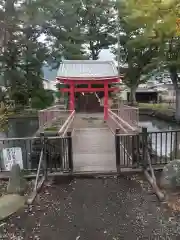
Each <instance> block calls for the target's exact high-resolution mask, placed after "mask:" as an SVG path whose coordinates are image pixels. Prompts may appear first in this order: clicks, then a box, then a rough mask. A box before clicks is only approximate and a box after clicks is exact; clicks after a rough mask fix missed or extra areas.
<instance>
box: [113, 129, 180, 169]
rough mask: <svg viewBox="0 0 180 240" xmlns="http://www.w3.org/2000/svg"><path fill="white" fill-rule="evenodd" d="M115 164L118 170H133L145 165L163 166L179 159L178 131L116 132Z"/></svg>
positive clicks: (179, 137) (179, 132)
mask: <svg viewBox="0 0 180 240" xmlns="http://www.w3.org/2000/svg"><path fill="white" fill-rule="evenodd" d="M115 138H116V162H117V166H118V167H120V168H133V167H137V166H140V165H143V164H146V163H147V161H146V160H147V154H149V156H150V159H151V164H152V165H153V166H163V165H165V164H167V163H168V162H170V161H172V160H174V159H180V130H169V131H160V132H147V129H145V128H144V129H142V132H140V133H138V134H137V133H134V134H119V133H118V130H116V137H115Z"/></svg>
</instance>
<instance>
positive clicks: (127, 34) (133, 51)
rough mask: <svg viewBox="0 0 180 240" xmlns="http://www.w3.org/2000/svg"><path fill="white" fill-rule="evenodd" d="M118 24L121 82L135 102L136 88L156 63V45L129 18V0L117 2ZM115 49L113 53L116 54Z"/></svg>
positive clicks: (134, 21) (136, 22) (131, 99)
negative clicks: (121, 65) (123, 65)
mask: <svg viewBox="0 0 180 240" xmlns="http://www.w3.org/2000/svg"><path fill="white" fill-rule="evenodd" d="M117 10H118V15H119V16H118V17H119V25H120V32H117V34H120V35H121V36H120V46H119V47H120V60H121V63H122V62H123V64H125V65H126V67H121V73H123V74H124V79H123V82H124V83H125V84H126V85H127V86H128V87H129V88H130V101H131V103H132V104H134V103H135V102H136V89H137V87H138V85H139V84H141V83H144V82H146V80H147V77H148V76H149V74H150V73H151V72H152V70H153V69H154V67H155V66H156V64H157V61H156V57H157V54H158V46H157V44H156V42H153V41H149V40H148V38H146V37H144V35H142V25H143V24H140V23H139V22H138V21H136V20H135V19H132V18H131V14H132V10H133V9H132V5H129V2H128V1H127V2H123V1H121V2H118V3H117ZM117 52H118V51H117V49H115V50H114V53H115V54H116V55H117Z"/></svg>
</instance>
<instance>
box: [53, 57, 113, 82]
mask: <svg viewBox="0 0 180 240" xmlns="http://www.w3.org/2000/svg"><path fill="white" fill-rule="evenodd" d="M57 78H59V79H72V80H73V79H74V80H76V79H77V80H78V79H79V80H81V79H83V80H84V79H85V80H88V79H89V80H93V79H94V80H97V79H104V78H106V79H107V78H118V71H117V69H116V66H115V64H114V63H113V61H99V60H64V61H62V63H61V64H60V67H59V70H58V73H57Z"/></svg>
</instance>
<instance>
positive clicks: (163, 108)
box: [138, 103, 173, 111]
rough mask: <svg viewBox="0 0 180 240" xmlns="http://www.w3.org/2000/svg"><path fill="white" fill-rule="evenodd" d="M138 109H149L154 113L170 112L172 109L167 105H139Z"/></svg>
mask: <svg viewBox="0 0 180 240" xmlns="http://www.w3.org/2000/svg"><path fill="white" fill-rule="evenodd" d="M138 106H139V108H140V109H151V110H156V111H167V110H168V111H169V110H170V111H172V110H173V109H172V107H170V105H169V104H168V103H155V104H154V103H139V104H138Z"/></svg>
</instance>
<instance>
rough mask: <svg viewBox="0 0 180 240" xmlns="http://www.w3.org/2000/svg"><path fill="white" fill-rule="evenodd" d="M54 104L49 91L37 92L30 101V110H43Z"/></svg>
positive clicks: (51, 93)
mask: <svg viewBox="0 0 180 240" xmlns="http://www.w3.org/2000/svg"><path fill="white" fill-rule="evenodd" d="M53 102H54V96H53V92H52V91H50V90H44V89H41V90H37V91H36V92H34V93H33V96H32V99H31V106H32V108H36V109H43V108H47V107H49V106H51V105H52V104H53Z"/></svg>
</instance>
